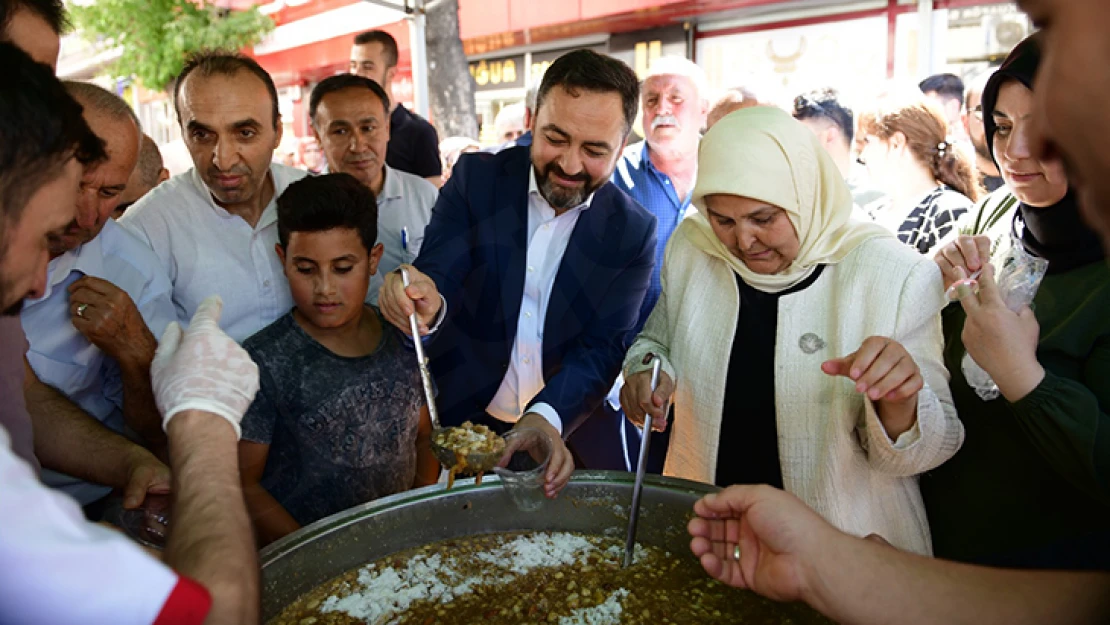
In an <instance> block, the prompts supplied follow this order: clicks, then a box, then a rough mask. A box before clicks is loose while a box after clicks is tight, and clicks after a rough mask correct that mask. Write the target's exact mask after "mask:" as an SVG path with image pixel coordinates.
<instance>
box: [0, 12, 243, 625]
mask: <svg viewBox="0 0 1110 625" xmlns="http://www.w3.org/2000/svg"><path fill="white" fill-rule="evenodd" d="M4 4H5V6H3V7H0V8H3V9H4V10H10V9H11V8H12V6H13V5H14V7H15V11H16V12H17V15H18V12H19V11H20V10H24V11H33V8H32V9H26V8H23V7H22V5H23V4H24V3H20V2H14V3H12V2H5V3H4ZM30 4H32V5H35V4H41V3H35V2H31V3H30ZM47 4H49V3H47ZM11 19H12V16H11V15H10V14H9V15H0V26H2V27H7V26H9V22H10V21H11ZM0 39H2V37H0ZM0 67H4V68H5V75H6V77H10V79H11V80H13V81H14V84H18V85H20V88H19V89H18V90H5V91H3V92H0V145H2V146H5V149H4V154H3V156H2V157H0V310H4V311H5V312H7V313H9V314H11V313H14V312H18V303H19V302H21V301H22V300H23V299H24V298H26V297H37V296H41V294H42V291H43V289H44V288H45V281H46V264H47V260H48V253H47V245H46V242H47V236H48V234H50V233H51V232H54V231H57V230H58V229H60V228H61V227H62V226H64V225H65V224H67V223H69V221H71V220H72V219H73V206H74V200H75V197H76V193H77V190H78V181H79V179H80V177H81V174H82V171H83V168H84V166H85V165H88V164H91V163H95V162H97V161H98V160H99V159H101V158H103V157H104V152H103V146H102V144H101V143H100V141H99V140H98V139H97V138H96V136H95V135H93V134H92V132H91V131H90V130H89V128H88V126H87V125H86V124H85V122H84V119H83V118H82V115H81V108H80V106H79V105H78V104H77V103H76V102H75V101H73V100H72V99H71V98H70V97H69V96H68V94H67V93H66V92H65V90H64V89H63V88H62V86H61V84H60V83H59V82H58V81H57V79H56V78H55V77H54V76H53V73H52V72H51V69H50V67H48V66H46V65H43V64H39V63H35V62H34V61H33V60H32V59H31V57H29V56H28V55H27V54H26V53H25V52H23V51H22V50H20V49H19V48H17V47H15V46H14V45H11V44H7V43H0ZM220 309H221V303H220V301H219V300H218V299H216V298H213V299H210V300H206V301H205V302H204V303H202V304H201V306H200V307H199V309H198V311H197V313H196V315H195V317H194V318H193V322H192V323H191V324H190V325H189V328H188V329H186V330H182V329H181V327H180V326H178V325H177V324H176V323H173V324H171V325H170V327H169V328H168V329H167V331H166V333H165V335H163V337H162V341H161V343H160V345H159V348H158V352H157V354H156V355H155V358H154V362H153V364H152V365H151V379H152V382H153V390H154V394H155V399H156V403H157V404H158V408H159V411H160V412H161V414H162V415H163V427H164V429H165V430H166V433H167V435H168V439H169V452H170V457H171V458H173V472H174V481H173V498H174V519H173V527H172V530H171V532H170V536H169V540H168V543H167V546H166V551H165V555H164V562H161V561H159V560H157V559H155V558H153V557H151V556H149V555H147V554H146V553H145V552H144V551H143V550H142V549H140V548H139V547H138V546H137V545H135V544H134V543H132V542H131V541H129V540H128V539H127V538H125V537H124V536H123V535H122V534H118V533H115V532H112V531H111V530H108V529H106V528H103V527H100V526H97V525H92V524H89V523H87V522H86V521H85V520H84V518H83V515H82V512H81V510H80V508H79V507H77V505H76V503H75V502H73V501H71V500H69V499H68V498H67V497H65V496H64V495H61V494H58V493H55V492H52V491H50V490H48V489H47V488H45V487H44V486H42V485H41V484H40V483H38V481H37V479H36V477H35V472H34V470H33V469H32V467H31V465H30V464H28V463H27V462H26V461H24V460H23V459H20V458H18V457H16V455H15V454H14V453H13V452H12V450H11V439H10V436H9V434H8V432H7V430H5V429H4V428H3V427H0V519H2V521H0V622H2V623H5V624H9V623H10V624H20V623H34V624H35V625H49V624H52V623H67V624H68V623H92V624H97V623H136V624H139V623H142V624H146V623H175V624H178V623H181V624H189V623H202V622H226V623H249V622H257V620H258V561H257V554H256V552H255V548H254V540H253V537H252V534H251V530H250V525H249V521H248V518H247V514H246V509H245V506H244V505H243V498H242V492H241V490H240V488H239V474H238V467H237V455H236V445H237V441H238V435H239V420H240V419H241V418H242V415H243V413H244V412H245V410H246V408H247V407H248V406H249V405H250V403H251V401H252V400H253V397H254V394H255V392H256V391H257V388H258V369H257V367H255V365H254V363H253V362H251V360H250V358H249V357H248V356H247V355H246V353H245V352H244V351H243V350H242V349H241V348H239V346H238V345H237V344H236V343H235V342H234V341H233V340H231V339H230V338H229V337H228V336H227V335H226V334H224V333H223V332H222V331H221V330H220V329H219V325H218V321H219V314H220Z"/></svg>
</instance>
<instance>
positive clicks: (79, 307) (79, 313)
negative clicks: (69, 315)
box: [77, 304, 89, 319]
mask: <svg viewBox="0 0 1110 625" xmlns="http://www.w3.org/2000/svg"><path fill="white" fill-rule="evenodd" d="M88 307H89V305H88V304H78V305H77V316H78V317H81V318H82V319H84V318H85V309H86V308H88Z"/></svg>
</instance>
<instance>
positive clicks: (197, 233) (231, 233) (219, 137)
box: [119, 53, 307, 342]
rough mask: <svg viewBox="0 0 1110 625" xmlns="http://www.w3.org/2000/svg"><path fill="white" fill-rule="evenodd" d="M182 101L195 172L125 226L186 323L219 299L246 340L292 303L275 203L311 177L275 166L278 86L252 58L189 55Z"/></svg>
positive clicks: (127, 217)
mask: <svg viewBox="0 0 1110 625" xmlns="http://www.w3.org/2000/svg"><path fill="white" fill-rule="evenodd" d="M174 105H175V107H176V109H177V116H178V121H179V122H180V124H181V132H182V135H183V136H184V141H185V146H186V147H187V148H188V149H189V154H190V156H191V157H192V159H193V168H192V169H190V170H189V171H187V172H185V173H184V174H181V175H179V176H174V177H173V178H171V179H170V180H167V181H166V182H164V183H162V184H160V185H158V187H157V188H156V189H154V190H153V191H151V192H150V193H148V194H146V195H145V196H144V197H143V198H142V199H141V200H139V201H138V202H136V203H135V204H134V205H133V206H132V207H131V208H130V209H129V210H128V211H127V212H126V213H124V215H123V217H121V218H120V220H119V223H120V225H122V226H124V227H126V228H127V229H129V230H131V231H132V232H134V233H135V234H137V235H138V236H139V238H140V239H142V240H143V241H145V242H146V243H147V245H149V246H150V247H151V249H153V250H154V252H155V254H157V255H158V258H159V260H161V263H162V266H163V267H164V269H165V270H166V272H167V274H168V275H169V278H170V282H171V284H173V303H174V306H175V307H176V308H177V317H178V319H179V320H181V321H184V320H187V319H189V318H190V317H192V315H193V313H194V312H195V311H196V309H197V306H199V305H200V302H202V301H203V300H204V299H205V298H207V297H208V296H209V295H213V294H216V295H219V296H220V297H221V298H222V299H223V301H224V311H223V317H222V318H221V322H220V323H221V327H222V328H223V329H224V331H226V332H227V333H228V334H229V335H231V337H232V338H234V339H235V340H237V341H240V342H242V341H243V340H244V339H246V338H247V337H249V336H250V335H252V334H254V333H255V332H257V331H258V330H261V329H262V328H264V327H266V326H268V325H269V324H270V323H271V322H273V321H274V320H275V319H277V318H278V317H280V316H281V315H283V314H285V313H287V312H289V309H290V308H292V307H293V299H292V297H291V296H290V294H289V284H288V282H287V281H286V280H285V275H284V274H283V273H282V270H281V263H280V262H279V260H278V257H277V254H276V253H275V252H274V246H275V245H276V244H277V242H278V237H277V204H276V202H275V199H276V198H277V196H279V195H281V192H282V191H284V190H285V188H286V187H287V186H289V184H290V183H291V182H294V181H296V180H299V179H301V178H303V177H304V176H305V175H307V174H306V172H304V171H302V170H299V169H294V168H292V167H286V166H284V165H280V164H277V163H273V162H271V160H272V157H273V151H274V149H275V148H276V147H277V145H278V144H279V143H280V142H281V129H282V126H281V116H280V114H279V112H278V102H277V90H276V88H275V87H274V83H273V80H271V79H270V76H269V74H267V73H266V71H265V70H264V69H262V67H260V66H259V65H258V63H256V62H255V61H254V60H253V59H250V58H248V57H245V56H242V55H238V54H226V53H205V54H201V55H198V56H196V57H194V58H192V59H190V60H189V62H188V63H187V64H186V65H185V68H184V69H183V70H182V71H181V74H180V75H179V76H178V78H177V81H176V82H175V83H174Z"/></svg>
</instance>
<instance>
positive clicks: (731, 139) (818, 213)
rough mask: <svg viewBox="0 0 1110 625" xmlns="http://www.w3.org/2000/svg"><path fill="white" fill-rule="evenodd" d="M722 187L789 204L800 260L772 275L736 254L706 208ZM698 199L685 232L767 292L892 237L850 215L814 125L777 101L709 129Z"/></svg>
mask: <svg viewBox="0 0 1110 625" xmlns="http://www.w3.org/2000/svg"><path fill="white" fill-rule="evenodd" d="M716 193H721V194H729V195H739V196H743V197H747V198H751V199H753V200H759V201H761V202H766V203H768V204H771V205H773V206H778V207H779V208H782V209H784V210H785V211H786V214H787V216H789V218H790V223H791V224H793V225H794V229H795V230H796V231H797V233H798V240H799V242H800V246H799V248H798V257H797V258H795V259H794V262H793V263H791V264H790V266H789V267H787V268H786V269H785V270H783V271H782V272H780V273H777V274H770V275H767V274H759V273H756V272H754V271H752V270H751V269H749V268H748V266H747V265H745V264H744V263H743V261H741V260H740V259H739V258H737V257H736V256H734V255H733V254H732V252H730V251H729V250H728V248H727V247H725V245H724V244H723V243H721V240H720V239H718V238H717V235H716V234H714V232H713V228H712V227H711V226H710V225H709V221H708V218H707V215H706V212H705V196H707V195H712V194H716ZM693 203H694V205H695V206H697V208H698V211H699V212H698V214H697V215H693V216H691V217H690V218H688V219H686V220H685V221H683V223H682V225H681V226H679V230H681V231H683V232H682V235H684V236H685V237H686V238H688V239H689V240H690V241H691V242H692V243H693V244H694V245H696V246H697V247H698V249H700V250H702V251H703V252H705V253H706V254H709V255H711V256H715V257H717V258H720V259H721V260H723V261H725V262H726V263H728V265H729V267H731V268H732V270H733V271H735V272H736V273H738V274H740V277H741V279H743V280H744V282H746V283H747V284H749V285H751V286H752V287H754V288H757V289H759V290H761V291H764V292H768V293H778V292H780V291H785V290H786V289H789V288H790V287H792V286H794V285H796V284H798V283H799V282H801V281H802V280H804V279H806V277H808V276H809V275H810V274H812V273H813V271H814V269H816V267H817V266H818V265H825V264H834V263H838V262H840V261H841V260H843V259H844V257H846V256H847V255H848V254H849V253H850V252H851V251H852V250H854V249H855V248H856V247H858V246H859V245H860V244H861V243H863V242H864V241H867V240H868V239H873V238H876V237H881V236H893V235H891V234H890V232H888V231H887V230H886V229H884V228H881V227H880V226H877V225H875V224H870V223H861V222H855V221H850V217H851V214H852V194H851V193H850V192H849V191H848V186H847V184H845V182H844V177H843V174H841V173H840V170H839V169H838V168H837V166H836V163H834V162H833V160H832V158H831V157H830V156H829V155H828V153H827V152H826V151H825V149H824V148H823V147H822V146H821V144H819V143H818V142H817V137H816V136H815V135H814V134H813V133H812V132H810V131H809V129H808V128H806V127H805V126H803V125H802V124H801V122H798V121H797V120H795V119H794V118H793V117H791V116H790V115H789V114H787V113H786V112H784V111H782V110H781V109H777V108H771V107H755V108H750V109H744V110H740V111H736V112H734V113H730V114H729V115H727V116H725V117H724V118H723V119H721V121H719V122H717V123H716V124H714V125H713V127H712V128H711V129H710V130H709V132H707V133H706V134H705V136H704V137H703V138H702V140H701V147H700V148H699V151H698V181H697V184H696V185H695V186H694V197H693ZM676 234H677V233H676Z"/></svg>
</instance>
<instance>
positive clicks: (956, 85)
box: [917, 74, 964, 104]
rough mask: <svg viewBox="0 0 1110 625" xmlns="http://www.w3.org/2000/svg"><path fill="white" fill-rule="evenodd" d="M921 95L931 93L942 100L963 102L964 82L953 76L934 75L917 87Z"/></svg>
mask: <svg viewBox="0 0 1110 625" xmlns="http://www.w3.org/2000/svg"><path fill="white" fill-rule="evenodd" d="M917 86H918V88H920V89H921V93H929V92H933V93H936V94H937V95H939V96H941V97H942V98H947V99H949V100H959V101H960V104H963V102H964V81H963V80H962V79H961V78H960V77H959V76H957V75H955V74H934V75H932V76H929V77H928V78H926V79H925V80H922V81H921V82H920V83H919V84H918V85H917Z"/></svg>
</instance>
